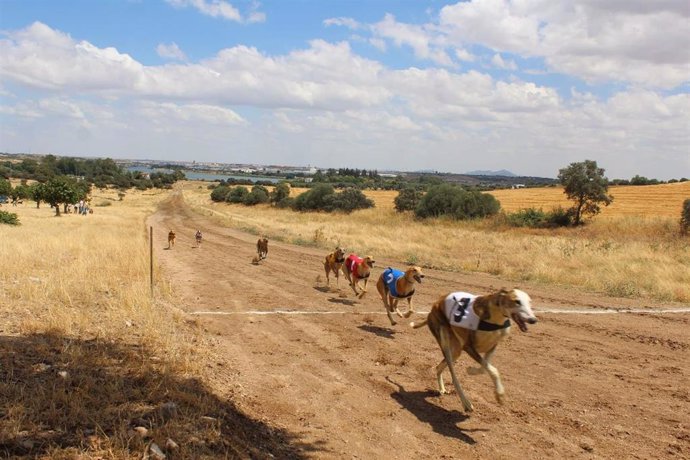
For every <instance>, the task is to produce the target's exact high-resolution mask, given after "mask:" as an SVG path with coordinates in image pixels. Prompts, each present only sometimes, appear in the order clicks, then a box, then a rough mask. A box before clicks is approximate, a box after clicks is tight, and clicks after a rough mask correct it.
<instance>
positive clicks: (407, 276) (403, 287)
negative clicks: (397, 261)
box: [376, 266, 424, 326]
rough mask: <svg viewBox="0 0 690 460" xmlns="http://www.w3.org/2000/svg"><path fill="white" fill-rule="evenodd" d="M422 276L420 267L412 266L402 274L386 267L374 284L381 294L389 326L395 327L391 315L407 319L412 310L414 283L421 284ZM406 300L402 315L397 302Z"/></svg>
mask: <svg viewBox="0 0 690 460" xmlns="http://www.w3.org/2000/svg"><path fill="white" fill-rule="evenodd" d="M423 278H424V275H423V274H422V269H421V268H420V267H416V266H412V267H409V268H408V269H407V270H405V271H404V272H402V271H400V270H396V269H394V268H391V267H388V268H387V269H385V270H384V271H383V273H381V276H379V280H378V281H377V282H376V289H378V291H379V294H381V300H383V306H384V307H386V313H387V314H388V319H389V320H390V322H391V324H392V325H393V326H395V324H396V322H395V320H394V319H393V315H392V313H393V312H395V313H396V314H397V315H398V316H399V317H401V318H403V317H404V318H409V317H410V315H411V314H412V313H414V309H413V308H412V295H414V285H415V283H421V282H422V279H423ZM400 299H407V311H406V312H405V314H404V315H403V314H402V313H400V310H398V301H400Z"/></svg>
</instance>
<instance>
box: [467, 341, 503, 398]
mask: <svg viewBox="0 0 690 460" xmlns="http://www.w3.org/2000/svg"><path fill="white" fill-rule="evenodd" d="M496 347H497V345H494V346H493V347H491V349H490V350H489V351H487V352H486V353H485V354H484V357H483V358H482V356H481V355H480V354H479V353H477V352H476V351H475V350H474V348H472V349H468V350H467V354H468V355H470V356H471V357H472V358H473V359H474V360H475V361H477V362H478V363H479V364H481V366H482V367H469V368H467V372H468V373H469V374H470V375H478V374H481V373H483V372H484V371H486V372H488V373H489V376H490V377H491V380H492V381H493V382H494V394H495V396H496V401H498V403H499V404H504V403H505V388H504V387H503V382H502V381H501V374H500V373H499V372H498V369H496V367H495V366H493V365H492V364H491V358H492V357H493V355H494V352H495V351H496Z"/></svg>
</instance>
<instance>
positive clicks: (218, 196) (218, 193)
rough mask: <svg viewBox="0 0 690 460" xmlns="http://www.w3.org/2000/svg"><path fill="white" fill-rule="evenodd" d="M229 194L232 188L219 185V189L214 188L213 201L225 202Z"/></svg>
mask: <svg viewBox="0 0 690 460" xmlns="http://www.w3.org/2000/svg"><path fill="white" fill-rule="evenodd" d="M229 192H230V187H227V186H225V185H219V186H217V187H214V188H213V191H211V200H213V201H216V202H219V201H225V198H226V197H227V196H228V193H229Z"/></svg>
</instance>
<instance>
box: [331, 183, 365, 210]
mask: <svg viewBox="0 0 690 460" xmlns="http://www.w3.org/2000/svg"><path fill="white" fill-rule="evenodd" d="M373 207H374V202H373V201H372V200H370V199H369V198H367V197H366V195H364V193H362V191H361V190H357V189H355V188H348V189H345V190H343V191H342V192H340V193H336V194H335V195H334V196H333V200H332V203H331V210H333V211H343V212H347V213H349V212H352V211H354V210H356V209H367V208H373ZM328 210H329V209H326V211H328Z"/></svg>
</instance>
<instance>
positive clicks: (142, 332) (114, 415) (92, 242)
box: [0, 191, 299, 459]
mask: <svg viewBox="0 0 690 460" xmlns="http://www.w3.org/2000/svg"><path fill="white" fill-rule="evenodd" d="M165 196H167V192H162V191H148V192H143V193H142V192H128V193H127V195H126V196H125V199H124V201H118V199H117V193H116V192H114V191H108V192H104V191H95V192H94V196H93V202H94V203H105V202H108V203H111V204H110V205H109V206H105V207H97V208H95V212H94V214H92V215H88V216H78V215H73V214H72V215H70V214H68V215H63V216H62V217H54V213H53V211H52V210H51V209H49V207H47V206H42V207H41V209H36V208H35V205H34V204H33V203H28V204H25V205H23V206H19V207H11V210H12V211H13V212H16V213H18V214H19V217H20V220H21V224H22V225H21V226H18V227H10V226H5V225H0V260H1V261H2V262H3V263H2V265H0V457H2V458H57V459H60V458H65V459H67V458H69V459H72V458H118V459H121V458H144V457H146V456H148V455H149V454H150V453H151V452H150V449H151V446H152V444H154V443H155V444H156V445H158V446H160V448H161V449H162V450H164V451H166V453H168V454H170V455H172V456H174V457H176V458H203V457H206V458H209V457H212V458H217V457H250V456H254V457H257V456H259V457H260V456H265V455H266V452H274V453H278V454H281V453H282V454H284V455H283V456H293V457H298V456H299V455H298V453H296V452H293V449H292V448H291V447H290V446H289V444H290V439H289V435H288V434H286V433H285V432H283V431H281V430H273V429H272V428H269V427H267V426H265V425H264V424H263V423H261V422H256V421H253V420H250V419H248V418H247V417H246V416H244V415H243V414H242V413H241V412H239V411H238V410H237V409H236V408H235V406H234V404H233V403H231V402H229V401H227V400H224V399H222V398H221V397H220V396H219V395H218V394H215V393H214V392H213V391H211V390H210V389H209V387H208V384H207V383H205V381H204V380H203V379H206V376H205V371H204V366H206V364H207V363H208V361H209V360H210V359H213V356H214V354H213V349H212V346H213V344H212V343H211V342H212V341H211V339H206V338H204V337H203V336H202V334H200V333H198V332H197V331H196V330H195V328H194V327H193V326H191V325H189V324H187V323H185V321H184V319H183V317H182V314H181V313H178V312H177V311H176V310H175V309H172V308H170V307H169V305H170V301H171V300H173V299H172V298H171V293H170V289H169V286H168V285H167V284H166V282H165V281H164V280H163V279H162V277H161V275H160V273H159V272H158V270H156V272H155V279H156V299H157V300H156V301H155V302H154V301H152V299H151V295H150V286H149V261H148V238H147V235H148V232H147V228H146V227H145V218H146V216H147V215H148V214H150V213H152V212H153V211H154V210H155V207H156V205H157V203H158V202H159V201H160V200H161V199H163V198H164V197H165ZM136 427H140V431H141V430H142V429H143V428H145V429H146V431H147V432H146V433H145V435H143V436H142V434H141V433H139V432H137V431H135V430H134V428H136ZM168 439H172V440H174V441H175V443H176V444H177V447H174V446H172V445H170V444H169V445H168V446H167V447H166V442H167V440H168Z"/></svg>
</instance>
